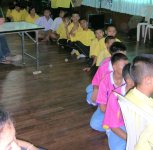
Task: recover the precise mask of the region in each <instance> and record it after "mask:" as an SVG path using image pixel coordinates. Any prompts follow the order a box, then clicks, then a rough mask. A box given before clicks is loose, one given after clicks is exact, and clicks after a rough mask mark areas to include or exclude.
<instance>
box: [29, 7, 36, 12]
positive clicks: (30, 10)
mask: <svg viewBox="0 0 153 150" xmlns="http://www.w3.org/2000/svg"><path fill="white" fill-rule="evenodd" d="M32 9H35V10H36V8H35V7H34V6H30V8H29V14H30V12H31V10H32Z"/></svg>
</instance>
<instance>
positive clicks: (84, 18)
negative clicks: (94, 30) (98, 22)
mask: <svg viewBox="0 0 153 150" xmlns="http://www.w3.org/2000/svg"><path fill="white" fill-rule="evenodd" d="M82 20H85V21H87V19H86V18H80V20H79V21H82Z"/></svg>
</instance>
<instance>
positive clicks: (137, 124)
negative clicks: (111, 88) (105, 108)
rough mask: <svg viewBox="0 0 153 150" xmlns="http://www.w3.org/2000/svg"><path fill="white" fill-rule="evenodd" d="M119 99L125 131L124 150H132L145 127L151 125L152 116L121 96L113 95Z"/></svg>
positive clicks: (152, 121)
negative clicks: (125, 142)
mask: <svg viewBox="0 0 153 150" xmlns="http://www.w3.org/2000/svg"><path fill="white" fill-rule="evenodd" d="M115 94H116V95H117V96H118V99H119V101H118V102H119V105H120V108H121V111H122V115H123V118H124V123H125V126H126V130H127V146H126V150H134V147H135V145H136V143H137V142H138V140H139V137H140V135H141V133H142V132H143V130H144V129H145V128H146V126H147V125H148V124H150V123H152V124H153V116H151V115H149V114H148V113H146V112H144V111H143V110H142V109H140V108H138V107H136V106H135V105H134V104H132V103H131V102H130V101H128V100H127V99H126V98H124V97H123V96H121V95H119V94H117V93H115Z"/></svg>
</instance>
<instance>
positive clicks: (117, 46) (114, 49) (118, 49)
mask: <svg viewBox="0 0 153 150" xmlns="http://www.w3.org/2000/svg"><path fill="white" fill-rule="evenodd" d="M109 50H110V54H111V55H114V54H116V53H122V54H124V55H126V46H125V45H124V44H123V43H122V42H114V43H113V44H112V45H111V47H110V49H109Z"/></svg>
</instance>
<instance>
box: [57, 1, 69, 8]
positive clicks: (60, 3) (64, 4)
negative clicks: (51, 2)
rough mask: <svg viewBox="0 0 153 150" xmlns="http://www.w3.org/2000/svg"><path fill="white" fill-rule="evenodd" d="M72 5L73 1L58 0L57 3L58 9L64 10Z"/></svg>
mask: <svg viewBox="0 0 153 150" xmlns="http://www.w3.org/2000/svg"><path fill="white" fill-rule="evenodd" d="M70 4H72V2H71V0H57V2H56V5H57V7H62V8H70Z"/></svg>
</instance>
